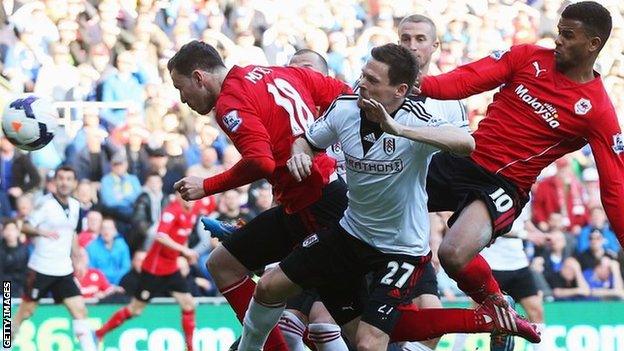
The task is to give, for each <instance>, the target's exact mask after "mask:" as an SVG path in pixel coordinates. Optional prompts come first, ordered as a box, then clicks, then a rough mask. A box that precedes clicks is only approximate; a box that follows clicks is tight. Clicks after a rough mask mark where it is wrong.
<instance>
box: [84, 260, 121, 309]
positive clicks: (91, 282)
mask: <svg viewBox="0 0 624 351" xmlns="http://www.w3.org/2000/svg"><path fill="white" fill-rule="evenodd" d="M73 263H74V277H76V279H77V280H78V288H80V293H81V294H82V296H83V297H84V298H86V299H97V300H102V299H104V298H106V297H107V296H109V295H111V294H114V293H116V292H122V291H123V289H122V288H120V287H118V286H115V285H111V284H110V283H109V282H108V279H106V276H104V273H102V271H100V270H99V269H96V268H90V267H89V255H88V254H87V252H86V251H85V250H84V249H80V253H79V254H78V255H77V259H76V260H74V262H73Z"/></svg>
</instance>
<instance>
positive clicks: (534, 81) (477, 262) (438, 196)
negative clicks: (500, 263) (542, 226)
mask: <svg viewBox="0 0 624 351" xmlns="http://www.w3.org/2000/svg"><path fill="white" fill-rule="evenodd" d="M558 29H559V35H558V36H557V39H556V41H555V43H556V48H555V49H554V50H552V49H546V48H542V47H538V46H534V45H519V46H514V47H512V48H511V49H510V50H508V51H503V52H501V51H499V52H494V53H493V54H492V55H490V56H489V57H486V58H483V59H481V60H479V61H476V62H473V63H470V64H467V65H464V66H461V67H459V68H457V69H455V70H453V71H451V72H449V73H446V74H442V75H439V76H428V77H424V78H423V80H422V82H421V85H420V92H421V93H422V94H424V95H427V96H430V97H432V98H436V99H462V98H466V97H468V96H471V95H473V94H477V93H480V92H484V91H487V90H491V89H494V88H497V87H500V91H499V92H498V93H497V94H496V95H495V97H494V101H493V102H492V103H491V104H490V105H489V107H488V110H487V115H486V118H485V119H484V120H483V121H481V123H480V124H479V129H477V131H476V132H475V133H474V134H473V135H474V138H475V140H476V149H475V151H474V152H473V153H472V155H471V156H470V157H465V158H462V157H456V156H453V155H451V154H449V153H439V154H437V155H435V156H434V157H433V160H432V162H431V164H430V167H429V175H428V179H427V187H428V189H427V192H428V194H429V209H430V211H441V210H450V211H455V214H454V215H453V216H452V217H451V219H450V220H449V224H450V230H449V231H448V232H447V233H446V235H445V237H444V240H443V241H442V244H441V245H440V248H439V252H438V255H439V257H440V261H441V263H442V265H443V266H444V269H445V270H446V272H448V274H449V275H450V276H451V277H452V278H453V279H455V280H456V281H457V282H458V285H459V287H460V288H461V289H462V290H464V291H465V292H466V293H467V294H468V295H470V296H471V297H472V298H473V299H474V300H475V301H476V302H478V303H483V304H485V306H489V307H490V308H491V309H497V310H504V311H505V310H506V311H507V312H506V314H513V313H514V312H512V311H510V310H509V309H508V308H507V307H508V306H507V303H506V302H504V300H503V298H502V295H501V292H500V289H499V286H498V284H497V283H496V280H495V279H494V277H493V276H492V271H491V269H490V267H489V265H488V264H487V262H486V261H485V260H484V259H483V257H481V256H480V255H479V254H478V253H479V251H481V249H482V248H483V247H485V246H486V245H487V244H488V243H490V242H491V241H492V240H494V239H496V237H498V236H500V235H502V234H504V233H506V232H508V231H509V229H510V227H511V225H512V223H513V221H514V219H515V218H516V217H517V216H518V215H519V214H520V212H521V209H522V207H523V206H524V205H525V204H526V202H527V200H528V194H529V191H530V187H531V185H532V184H533V183H534V182H535V179H536V177H537V175H538V174H539V173H540V172H541V170H542V169H543V168H544V167H546V166H547V165H549V164H550V163H552V162H553V161H554V160H556V159H558V158H559V157H561V156H563V155H565V154H567V153H569V152H572V151H575V150H578V149H579V148H581V147H583V146H584V145H586V144H587V143H589V144H590V146H591V148H592V152H593V154H594V157H595V159H596V165H597V167H598V172H599V174H600V177H601V179H602V181H601V182H600V187H601V195H602V203H603V205H604V207H605V210H606V212H607V215H608V217H609V220H610V222H611V225H612V227H613V229H614V231H615V232H616V233H617V235H618V238H619V239H620V242H624V217H623V216H622V215H621V214H622V213H624V205H623V204H622V201H621V199H622V198H623V197H624V182H623V179H622V177H623V175H624V160H623V159H622V152H623V151H624V139H623V137H622V134H621V130H620V126H619V124H618V120H617V117H616V114H615V111H614V108H613V105H612V104H611V101H610V100H609V97H608V96H607V93H606V91H605V88H604V86H603V83H602V79H601V77H600V75H599V74H598V73H597V72H595V71H594V70H593V66H594V63H595V61H596V58H597V57H598V53H599V52H600V50H601V49H602V48H603V46H604V44H605V42H606V40H607V38H608V37H609V35H610V31H611V16H610V14H609V12H608V10H607V9H605V8H604V7H603V6H601V5H600V4H598V3H596V2H593V1H583V2H578V3H575V4H572V5H569V6H568V7H566V8H565V10H564V11H563V12H562V14H561V19H560V20H559V23H558ZM508 316H509V315H508ZM508 316H507V317H508Z"/></svg>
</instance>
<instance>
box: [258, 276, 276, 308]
mask: <svg viewBox="0 0 624 351" xmlns="http://www.w3.org/2000/svg"><path fill="white" fill-rule="evenodd" d="M270 278H271V277H270V276H263V277H262V278H261V279H260V280H259V281H258V285H256V293H255V294H254V296H255V298H256V299H257V300H259V301H262V302H265V303H273V302H275V287H274V284H273V279H270Z"/></svg>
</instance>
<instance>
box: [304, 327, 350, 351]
mask: <svg viewBox="0 0 624 351" xmlns="http://www.w3.org/2000/svg"><path fill="white" fill-rule="evenodd" d="M308 337H309V338H310V340H311V341H312V342H313V343H314V345H316V349H317V350H318V351H348V350H349V348H348V347H347V344H346V343H345V341H344V340H343V339H342V335H340V327H339V326H337V325H336V324H330V323H310V324H309V325H308Z"/></svg>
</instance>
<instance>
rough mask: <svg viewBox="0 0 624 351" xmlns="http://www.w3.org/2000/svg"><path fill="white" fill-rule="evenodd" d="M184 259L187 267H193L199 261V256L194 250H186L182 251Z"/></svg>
mask: <svg viewBox="0 0 624 351" xmlns="http://www.w3.org/2000/svg"><path fill="white" fill-rule="evenodd" d="M183 254H184V257H186V259H187V260H188V263H189V265H194V264H195V263H197V261H198V260H199V254H198V253H197V251H195V250H191V249H189V248H187V249H186V250H184V253H183Z"/></svg>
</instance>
